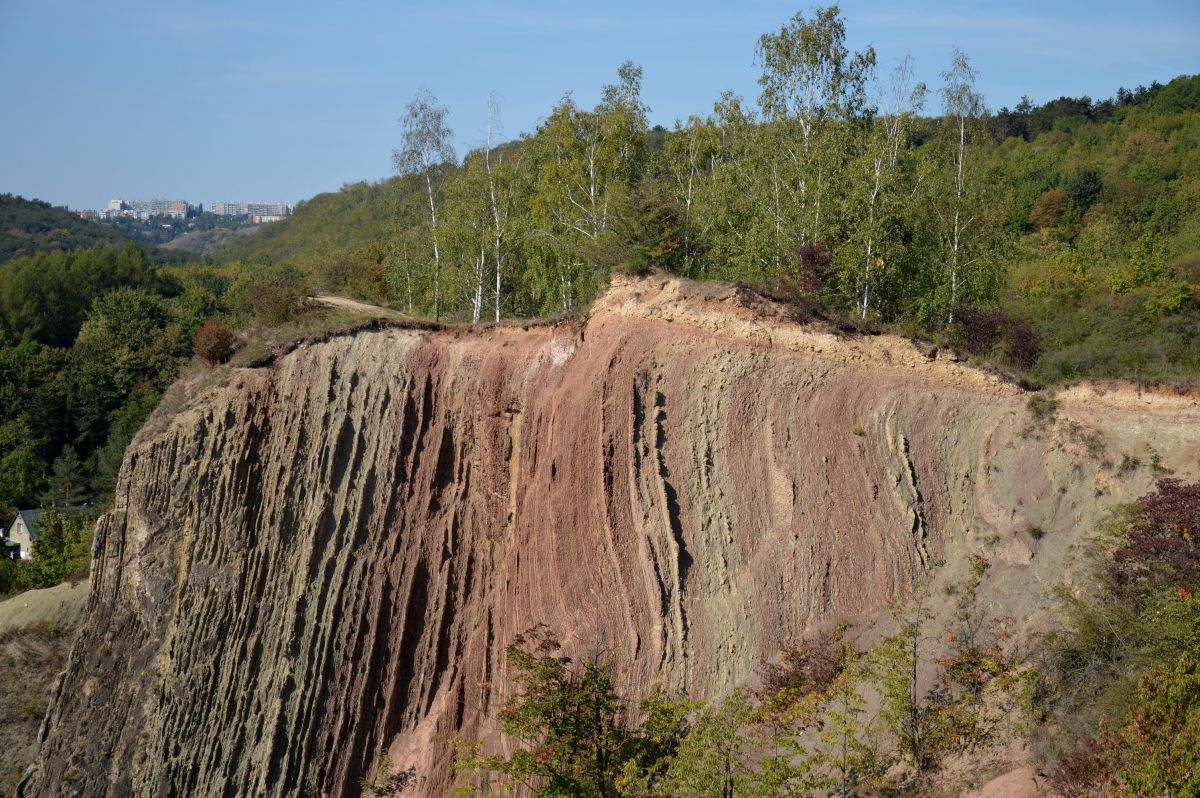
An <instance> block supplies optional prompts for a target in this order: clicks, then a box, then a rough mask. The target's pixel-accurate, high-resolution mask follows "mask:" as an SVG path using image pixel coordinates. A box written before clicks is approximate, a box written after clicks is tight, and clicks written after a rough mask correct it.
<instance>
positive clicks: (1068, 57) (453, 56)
mask: <svg viewBox="0 0 1200 798" xmlns="http://www.w3.org/2000/svg"><path fill="white" fill-rule="evenodd" d="M810 7H811V6H810V5H809V4H803V3H785V2H768V1H767V0H744V1H742V2H735V1H733V0H727V1H726V2H715V1H714V0H691V1H690V2H670V3H668V2H653V0H639V1H638V2H630V1H627V0H616V1H615V2H605V3H581V2H573V1H572V0H558V1H557V2H554V1H547V2H533V1H532V0H526V1H525V2H507V3H483V2H442V3H435V2H425V3H412V2H400V1H397V2H371V1H369V0H355V1H353V2H320V3H310V2H306V1H305V0H296V1H295V2H291V3H268V2H253V0H251V2H245V1H244V0H243V1H242V2H236V3H234V2H223V1H215V0H214V1H212V2H210V1H208V0H205V1H204V2H192V3H186V4H185V3H181V2H174V3H172V2H161V1H160V2H143V1H141V0H133V1H131V2H107V3H97V2H86V3H85V2H57V1H56V0H0V108H3V112H2V114H3V115H2V116H0V191H8V192H13V193H17V194H21V195H23V196H26V197H38V198H41V199H45V200H48V201H50V202H52V203H54V204H58V205H62V204H65V205H69V206H70V207H72V208H96V207H101V206H103V204H104V203H105V202H106V201H107V200H108V199H109V198H110V197H116V196H121V197H126V198H150V197H170V198H182V199H188V200H191V201H192V202H203V203H205V205H207V204H209V203H211V202H212V201H214V200H219V199H228V200H252V201H254V200H275V199H282V200H286V201H290V202H294V201H296V200H299V199H304V198H307V197H310V196H312V195H313V194H316V193H318V192H321V191H330V190H336V189H337V188H338V187H339V186H340V185H341V184H342V183H344V182H347V181H354V180H363V179H366V180H376V179H379V178H381V177H384V176H386V175H387V174H389V172H390V169H391V163H390V153H391V150H392V148H393V147H394V146H395V145H396V143H397V140H398V139H399V135H400V132H399V128H398V125H397V119H398V117H399V115H400V113H401V110H402V108H403V106H404V105H405V103H407V102H408V101H409V100H410V99H411V98H412V96H413V94H414V93H415V92H416V90H417V88H418V87H419V86H421V85H424V86H426V87H428V88H429V89H430V90H431V91H433V92H434V94H436V95H437V96H438V97H439V98H440V99H441V100H442V101H443V102H444V103H445V104H446V105H448V106H449V107H450V110H451V118H450V122H451V125H452V126H453V128H454V131H455V138H456V144H457V146H458V149H459V152H460V154H461V152H462V151H464V150H465V149H468V148H470V147H472V146H475V145H477V144H478V143H479V142H480V141H481V140H482V137H483V127H484V120H485V116H486V113H485V108H486V102H487V96H488V93H489V92H491V91H493V90H494V91H495V92H496V94H497V96H498V98H499V100H500V103H501V118H502V122H503V124H504V130H505V132H506V133H507V134H508V135H509V136H510V137H513V136H516V135H517V134H518V133H520V132H522V131H529V130H532V129H533V128H534V127H535V126H536V124H537V122H538V120H539V119H540V118H542V117H544V116H545V115H546V113H547V112H548V111H549V109H550V108H551V107H552V105H553V104H554V103H555V101H556V100H557V99H558V98H559V97H561V96H562V94H563V92H565V91H567V90H573V91H574V94H575V97H576V98H578V99H579V100H580V101H581V102H583V103H585V104H591V103H594V102H595V100H596V98H597V96H598V94H599V87H600V86H601V85H602V84H603V83H605V82H609V81H611V80H612V78H613V76H614V74H615V70H616V67H617V65H618V64H619V63H620V62H622V61H623V60H625V59H633V60H634V61H636V62H638V63H640V64H642V65H643V66H644V68H645V80H644V86H643V93H644V98H645V100H646V102H647V103H648V104H649V105H650V106H651V108H652V109H653V111H652V114H651V121H652V122H655V123H662V124H664V125H668V126H670V125H671V123H672V122H673V121H674V120H675V119H676V118H677V117H686V116H687V115H688V114H692V113H701V114H702V113H706V112H708V111H709V110H710V109H711V107H712V102H713V100H714V99H716V97H717V96H718V95H719V93H720V92H721V91H722V90H724V89H733V90H735V91H737V92H739V93H741V94H743V95H745V96H746V97H747V98H749V99H753V98H755V97H756V96H757V91H756V89H757V87H756V83H755V81H756V79H757V75H758V71H757V69H756V68H755V66H754V58H753V57H754V43H755V40H756V39H757V37H758V36H759V35H760V34H761V33H763V32H766V31H768V30H776V29H778V27H779V26H780V25H781V24H782V23H783V22H784V21H785V20H786V19H787V18H788V17H790V16H791V15H792V14H793V13H795V12H796V11H798V10H803V11H805V12H807V11H808V10H809V8H810ZM842 11H843V15H844V16H845V18H846V20H847V28H848V32H849V39H850V44H851V46H853V47H855V48H859V47H862V46H864V45H866V44H868V43H871V44H874V45H875V47H876V49H877V51H878V53H879V57H880V64H881V65H882V66H889V65H890V64H892V63H894V62H895V60H896V59H899V58H902V57H903V56H904V55H905V54H906V53H911V54H912V55H913V57H914V58H915V59H916V66H917V72H918V78H919V79H922V80H925V81H927V82H928V83H929V84H930V85H931V87H936V85H937V83H938V72H939V71H940V70H941V69H943V68H944V67H945V65H946V63H947V62H948V60H949V57H950V52H951V48H952V47H953V46H954V45H958V46H960V47H962V48H963V49H964V50H966V52H967V53H968V54H969V55H970V56H971V58H972V60H973V62H974V64H975V66H976V67H977V68H978V69H979V71H980V72H981V77H980V83H979V87H980V88H981V89H982V91H983V93H984V95H985V97H986V99H987V103H988V105H989V107H991V108H993V109H995V108H999V107H1000V106H1003V105H1008V106H1012V105H1013V104H1015V103H1016V102H1017V101H1018V99H1019V98H1020V97H1021V95H1022V94H1028V95H1029V96H1030V97H1031V98H1032V99H1033V100H1035V101H1039V102H1040V101H1045V100H1047V99H1052V98H1054V97H1058V96H1060V95H1064V94H1066V95H1071V96H1078V95H1082V94H1088V95H1091V96H1092V97H1108V96H1111V95H1112V94H1113V93H1114V92H1115V90H1116V88H1117V87H1118V86H1121V85H1124V86H1129V87H1133V86H1136V85H1138V84H1148V83H1149V82H1150V81H1152V80H1160V81H1163V82H1165V81H1167V80H1169V79H1170V78H1172V77H1174V76H1176V75H1179V74H1184V73H1196V72H1200V2H1197V1H1196V0H1178V1H1177V2H1174V1H1171V0H1158V1H1156V0H1148V1H1147V2H1109V0H1086V1H1085V0H1064V1H1063V2H1049V1H1048V0H1041V2H1028V1H1026V0H1023V1H1022V2H1013V3H1007V4H1003V3H994V2H986V3H985V2H972V1H971V0H961V1H960V2H958V3H949V2H935V1H934V0H921V1H919V2H905V1H904V0H893V1H892V2H888V1H887V0H846V2H844V3H842Z"/></svg>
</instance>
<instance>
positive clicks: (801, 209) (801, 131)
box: [756, 6, 875, 246]
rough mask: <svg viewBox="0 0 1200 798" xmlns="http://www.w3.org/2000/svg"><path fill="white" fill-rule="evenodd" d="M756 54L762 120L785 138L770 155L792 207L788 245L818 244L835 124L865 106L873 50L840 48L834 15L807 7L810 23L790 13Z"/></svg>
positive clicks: (840, 30)
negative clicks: (793, 227) (785, 132)
mask: <svg viewBox="0 0 1200 798" xmlns="http://www.w3.org/2000/svg"><path fill="white" fill-rule="evenodd" d="M756 55H757V59H758V61H759V62H760V63H761V65H762V70H763V71H762V75H761V77H760V78H759V81H758V82H759V85H760V86H761V87H762V93H761V95H760V96H759V105H760V106H761V108H762V110H763V114H764V118H765V120H766V121H768V122H773V123H775V124H778V125H780V126H782V127H783V128H785V129H787V130H788V131H789V133H790V134H791V135H788V136H786V137H785V138H784V139H783V140H782V142H781V144H782V146H781V147H780V148H779V149H773V150H771V154H772V156H773V157H774V158H777V159H778V164H779V165H778V166H777V167H775V171H776V172H777V179H778V180H780V181H784V182H786V184H787V188H788V192H787V196H788V198H789V199H790V202H791V203H792V204H793V206H794V211H795V216H796V222H795V224H796V231H795V234H794V243H796V244H799V243H807V242H812V241H818V240H821V239H822V237H823V233H824V229H823V225H824V224H825V223H826V222H827V221H828V219H827V216H828V209H827V208H825V207H824V202H825V198H826V197H827V196H829V195H830V194H832V193H833V192H834V191H836V189H837V184H838V182H839V179H840V171H841V159H840V157H839V156H840V155H841V154H842V153H843V152H844V150H845V146H844V145H845V143H846V142H845V141H844V139H843V138H842V137H844V136H845V135H847V134H848V132H849V131H848V128H847V126H846V125H844V124H836V123H837V122H838V121H839V120H843V121H844V120H847V119H852V118H854V117H855V116H856V115H858V114H859V113H860V112H861V111H862V109H863V108H864V107H865V105H866V93H865V86H866V80H867V75H868V73H869V71H870V70H871V69H873V67H874V65H875V51H874V49H873V48H871V47H868V48H867V49H866V50H863V51H862V52H855V53H851V52H850V51H849V50H848V49H847V47H846V25H845V21H844V20H843V19H842V16H841V10H840V9H839V8H838V7H837V6H831V7H827V8H821V7H818V8H816V9H814V11H813V14H812V18H811V19H806V18H805V17H804V15H803V13H797V14H796V15H795V16H793V17H792V18H791V20H789V21H788V23H787V24H785V25H784V26H783V27H782V28H780V30H779V31H778V32H777V33H766V34H763V36H761V37H760V38H759V40H758V47H757V51H756ZM780 193H782V191H781V192H780ZM823 213H824V214H825V215H824V216H823ZM781 246H783V245H782V243H781Z"/></svg>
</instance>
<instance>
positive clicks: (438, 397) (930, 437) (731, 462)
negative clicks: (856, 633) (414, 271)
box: [22, 280, 1200, 796]
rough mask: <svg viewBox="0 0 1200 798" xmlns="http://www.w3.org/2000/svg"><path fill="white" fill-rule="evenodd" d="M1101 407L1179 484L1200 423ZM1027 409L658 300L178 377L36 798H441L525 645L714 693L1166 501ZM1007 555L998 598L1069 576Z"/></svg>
mask: <svg viewBox="0 0 1200 798" xmlns="http://www.w3.org/2000/svg"><path fill="white" fill-rule="evenodd" d="M1118 398H1119V397H1115V396H1112V397H1107V398H1104V397H1101V398H1096V397H1094V396H1090V395H1089V396H1087V397H1083V396H1081V397H1078V398H1077V399H1074V400H1068V401H1066V402H1065V403H1064V406H1063V410H1062V413H1063V414H1064V416H1069V417H1070V418H1071V419H1073V421H1072V422H1071V423H1073V424H1075V425H1076V427H1078V428H1079V429H1084V430H1093V431H1095V432H1096V434H1098V435H1101V436H1102V438H1103V440H1104V441H1105V442H1106V445H1107V446H1108V447H1109V448H1110V449H1111V450H1112V451H1117V450H1120V449H1122V448H1124V449H1125V450H1130V451H1132V450H1133V449H1134V448H1136V447H1139V446H1145V445H1147V444H1148V442H1153V445H1155V446H1157V447H1158V449H1157V451H1159V452H1161V455H1162V457H1163V458H1164V462H1168V463H1176V464H1184V463H1188V464H1194V463H1195V461H1196V455H1197V453H1198V452H1200V427H1198V425H1197V424H1196V421H1197V420H1198V419H1200V412H1198V411H1197V408H1196V406H1195V403H1194V402H1191V401H1189V400H1183V399H1179V400H1166V399H1163V400H1161V401H1159V404H1156V405H1153V406H1150V405H1147V404H1145V403H1143V404H1137V405H1134V404H1132V403H1130V402H1126V405H1127V406H1126V405H1122V403H1121V401H1118ZM1024 401H1025V398H1024V396H1023V395H1022V394H1021V393H1020V392H1019V391H1018V390H1017V389H1015V388H1012V387H1011V386H1008V385H1005V384H1002V383H1001V382H999V381H998V380H996V379H995V378H993V377H991V376H988V375H985V374H983V373H980V372H977V371H973V370H971V369H969V368H967V367H964V366H962V365H960V364H957V363H952V362H947V361H945V360H937V359H934V360H930V359H928V358H926V357H925V356H924V355H922V354H921V353H920V352H918V351H917V350H916V349H915V348H913V347H912V346H911V345H910V344H908V343H907V342H905V341H902V340H899V339H895V338H888V337H880V338H875V339H860V340H844V339H839V338H837V337H835V336H832V335H827V334H821V333H818V332H814V331H812V330H811V329H807V328H804V327H800V326H797V325H794V324H790V323H788V322H787V321H786V320H784V319H783V318H781V317H780V313H779V311H778V310H777V309H775V308H773V307H771V306H769V305H765V304H763V303H761V302H760V301H758V300H753V299H752V298H748V297H744V296H741V295H739V294H738V292H736V291H734V290H732V289H727V288H721V287H715V286H692V285H690V284H687V283H682V282H677V281H666V280H657V281H629V282H622V283H619V284H618V285H616V286H615V287H614V288H613V289H612V290H611V291H610V292H609V294H608V295H606V297H604V298H603V299H602V300H601V301H600V302H598V303H597V306H596V307H595V308H594V310H593V312H592V314H591V316H590V318H589V319H588V320H587V322H586V323H585V324H583V325H581V326H580V327H579V328H573V327H570V326H568V325H560V326H546V327H535V328H531V329H527V330H522V329H518V328H492V329H489V330H486V331H484V332H480V333H466V332H462V331H451V330H443V331H416V330H405V329H385V330H377V331H372V332H364V333H359V334H357V335H354V336H343V337H334V338H332V339H330V340H327V341H323V342H318V343H310V344H303V345H300V346H299V347H298V348H296V349H295V350H294V351H291V352H290V353H287V354H285V355H282V356H280V357H278V358H276V359H275V360H274V361H273V362H272V363H270V364H269V365H267V366H264V367H261V368H245V369H228V370H223V371H220V372H215V373H210V374H201V375H193V376H192V377H191V378H190V379H188V380H185V381H184V382H182V383H181V384H180V385H177V386H176V387H175V388H174V389H172V391H171V393H170V394H169V395H168V397H167V399H166V400H164V404H163V406H162V407H161V408H160V409H159V410H158V411H157V412H156V414H155V416H154V417H153V418H152V419H151V421H150V422H149V423H148V424H147V426H146V428H145V429H143V430H142V431H141V433H140V434H139V435H138V437H137V439H136V440H135V442H134V444H133V446H132V447H131V448H130V451H129V453H128V455H127V459H126V462H125V464H124V468H123V470H122V474H121V479H120V486H119V488H118V495H117V501H116V504H115V506H114V508H113V510H112V511H111V512H110V513H109V514H108V515H106V516H105V517H104V518H103V519H102V521H101V522H100V525H99V527H98V530H97V535H96V548H95V563H94V566H93V573H92V581H93V588H92V594H91V597H90V602H89V606H88V609H87V616H86V619H85V621H84V624H83V627H82V631H81V634H80V637H79V639H78V640H77V642H76V645H75V647H74V650H73V652H72V655H71V660H70V664H69V669H68V672H67V674H66V675H65V678H64V679H63V681H62V684H61V686H60V688H59V691H58V694H57V698H56V702H55V704H54V706H53V708H52V710H51V713H50V715H49V716H48V718H47V721H46V724H45V727H44V729H43V735H44V741H43V743H42V755H41V761H40V763H39V765H38V766H37V768H36V769H35V770H33V771H32V772H31V773H30V774H29V775H28V777H27V779H26V782H25V784H24V787H23V793H22V794H23V795H26V796H34V795H38V796H69V795H80V796H100V795H114V796H116V795H121V796H124V795H135V796H165V795H188V796H196V795H200V796H242V795H277V796H290V795H309V796H325V795H329V796H341V795H356V794H358V793H359V779H360V778H361V777H362V776H363V775H364V774H366V773H368V772H369V771H370V768H371V767H372V766H373V763H374V762H375V760H376V757H377V755H378V753H379V752H380V751H381V750H387V751H388V752H389V755H390V760H391V762H392V763H393V765H394V766H395V767H396V768H402V769H407V768H408V767H413V768H415V771H416V773H417V775H418V777H419V783H418V784H417V785H416V789H415V791H414V794H419V795H430V796H433V795H443V794H446V792H447V790H448V785H449V779H450V773H449V764H450V755H451V750H450V747H449V740H450V739H451V737H452V736H453V735H454V734H455V733H457V732H460V731H461V732H464V733H465V734H467V735H468V736H473V737H474V736H484V737H487V736H494V735H495V732H496V729H495V720H494V716H495V709H496V707H494V706H490V705H489V700H492V699H491V696H490V694H489V693H488V692H487V691H486V690H484V689H482V688H481V687H480V685H481V683H486V682H493V681H494V682H498V683H503V682H504V680H505V678H506V671H505V663H504V648H505V646H507V645H508V644H509V643H510V642H511V641H512V639H513V637H514V636H515V635H516V634H517V633H519V632H521V631H523V630H525V629H527V628H529V627H530V626H532V625H534V624H537V623H545V624H547V625H549V626H550V627H551V628H553V629H555V630H556V631H557V632H558V633H559V634H560V636H561V637H562V638H563V640H564V643H565V645H566V647H567V648H568V650H574V651H583V650H588V649H590V648H591V647H593V646H595V645H598V644H599V645H603V646H604V647H605V648H606V649H607V650H608V651H609V652H611V654H612V655H613V657H614V658H615V660H616V662H617V663H618V667H619V674H620V677H621V678H622V679H623V680H626V683H627V684H629V685H632V686H633V688H634V689H635V690H647V689H648V688H649V687H650V685H652V684H653V683H654V682H655V681H666V682H667V683H668V684H669V685H670V686H671V687H675V688H686V689H688V690H689V691H691V692H693V693H695V694H707V695H715V694H720V693H721V692H723V691H726V690H728V689H729V688H731V687H732V686H733V685H735V684H737V683H739V682H742V681H745V680H747V679H750V678H752V677H753V673H754V669H755V667H756V666H757V664H758V663H759V662H760V661H761V660H762V659H763V658H764V657H767V656H770V655H771V654H772V653H773V652H774V651H775V650H776V649H777V648H778V647H779V646H780V645H782V644H784V643H786V642H787V641H789V640H791V639H794V638H795V637H796V636H798V635H800V634H802V633H803V632H804V631H805V630H806V629H809V628H811V627H812V626H814V625H816V624H819V623H822V622H826V621H829V620H831V619H833V618H856V617H857V618H862V617H869V616H871V615H872V614H876V613H879V612H880V611H882V610H883V609H885V608H886V606H887V605H888V603H889V602H890V601H891V600H892V599H893V598H894V597H896V596H898V595H903V594H905V593H906V592H907V591H909V590H910V589H911V588H912V586H913V585H915V584H917V583H918V582H920V581H921V580H923V579H925V577H926V576H927V574H928V573H929V571H930V569H931V568H933V567H934V563H935V562H937V561H940V560H943V559H945V558H947V557H953V556H955V553H956V552H961V551H964V550H966V548H968V547H969V546H970V545H972V544H971V543H970V541H971V540H973V538H972V535H973V534H975V533H977V532H978V531H979V530H987V531H988V533H989V534H990V535H993V536H995V537H996V538H997V539H1002V545H1004V546H1010V547H1012V546H1016V548H1017V549H1019V546H1017V543H1019V542H1020V541H1019V538H1018V536H1017V533H1018V532H1019V530H1020V529H1021V528H1022V525H1023V524H1028V523H1036V524H1038V525H1040V526H1042V527H1043V528H1045V529H1046V530H1047V532H1048V535H1053V534H1056V533H1065V531H1066V530H1070V529H1074V528H1077V527H1079V526H1080V525H1086V524H1087V523H1090V522H1091V521H1092V520H1093V519H1094V518H1095V517H1096V516H1097V515H1098V514H1099V513H1100V512H1101V511H1102V510H1103V508H1104V507H1105V506H1107V505H1108V504H1111V503H1112V502H1114V501H1117V500H1120V499H1122V498H1124V497H1125V496H1126V494H1127V493H1132V492H1135V491H1138V490H1141V489H1144V488H1145V487H1146V485H1147V484H1148V483H1149V478H1148V477H1142V478H1135V479H1133V480H1132V481H1130V482H1129V483H1128V484H1125V483H1120V482H1118V481H1117V480H1116V479H1115V478H1114V477H1113V476H1112V474H1111V470H1106V469H1105V468H1104V466H1103V464H1102V463H1100V462H1096V461H1094V460H1089V459H1088V457H1087V455H1086V453H1084V452H1083V450H1082V449H1081V447H1080V446H1079V445H1076V444H1075V443H1073V442H1072V441H1074V440H1075V438H1073V437H1072V435H1074V434H1075V432H1073V431H1072V429H1071V428H1064V429H1063V430H1057V431H1056V429H1054V428H1053V427H1052V428H1051V429H1049V430H1036V429H1035V430H1031V429H1030V428H1029V423H1030V420H1029V417H1028V415H1027V413H1026V412H1025V410H1024ZM1122 401H1125V400H1122ZM1135 422H1136V423H1135ZM1064 430H1065V431H1064ZM1098 496H1099V497H1100V498H1097V497H1098ZM1007 550H1008V549H1007V548H1006V549H1004V551H1007ZM1014 557H1015V559H1014V562H1015V565H1014V569H1020V568H1024V569H1025V570H1024V571H1019V572H1018V570H1014V571H1013V573H1014V576H1012V578H1011V579H1010V582H1011V586H1012V589H1014V590H1015V589H1018V588H1020V585H1023V584H1026V583H1028V582H1029V581H1030V580H1033V579H1034V578H1035V577H1036V580H1040V581H1046V580H1049V581H1054V580H1055V579H1056V575H1055V574H1054V573H1052V572H1049V571H1047V572H1044V573H1043V572H1038V570H1037V569H1038V568H1039V567H1040V568H1043V569H1046V568H1050V569H1053V568H1056V567H1058V566H1059V565H1061V558H1060V559H1059V560H1057V561H1056V560H1055V559H1054V557H1053V556H1049V555H1047V556H1046V557H1043V555H1042V554H1040V553H1039V555H1038V557H1039V560H1036V561H1033V565H1032V566H1031V565H1030V563H1029V562H1028V561H1026V562H1022V561H1021V556H1020V552H1019V551H1017V554H1016V555H1014ZM1031 557H1032V555H1031ZM1043 562H1044V564H1043ZM1056 562H1057V563H1058V564H1057V565H1056ZM1022 580H1024V581H1022Z"/></svg>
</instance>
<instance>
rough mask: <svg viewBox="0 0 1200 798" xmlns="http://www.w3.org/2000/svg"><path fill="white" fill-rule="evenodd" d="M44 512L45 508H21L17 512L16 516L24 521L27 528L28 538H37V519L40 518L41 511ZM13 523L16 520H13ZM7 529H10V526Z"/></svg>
mask: <svg viewBox="0 0 1200 798" xmlns="http://www.w3.org/2000/svg"><path fill="white" fill-rule="evenodd" d="M44 512H45V510H21V511H19V512H18V513H17V516H18V517H19V518H20V519H21V520H22V521H24V522H25V528H26V529H28V530H29V539H30V540H37V537H38V526H39V524H38V521H39V520H40V519H41V517H42V513H44ZM13 523H14V524H15V523H16V522H15V521H14V522H13ZM9 529H10V531H11V529H12V527H9Z"/></svg>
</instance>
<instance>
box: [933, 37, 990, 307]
mask: <svg viewBox="0 0 1200 798" xmlns="http://www.w3.org/2000/svg"><path fill="white" fill-rule="evenodd" d="M978 76H979V73H978V72H977V71H976V70H975V69H974V67H972V66H971V61H970V59H969V58H968V57H967V54H966V53H964V52H963V51H962V50H960V49H958V48H957V47H956V48H954V54H953V56H952V58H951V61H950V67H949V68H948V69H946V70H945V71H944V72H942V80H943V81H945V85H943V86H942V90H941V95H942V111H943V120H942V123H943V124H942V128H943V144H944V148H945V151H946V153H947V156H948V160H949V162H950V169H949V170H948V173H949V175H950V180H949V185H948V186H946V187H945V189H944V191H945V199H944V201H943V203H942V205H943V211H942V214H941V215H942V223H943V227H944V230H945V232H944V236H945V240H946V251H947V258H946V270H947V275H946V288H945V292H946V296H945V306H946V323H947V324H953V323H954V306H955V305H957V304H958V303H959V302H961V301H963V300H964V299H967V298H968V297H970V296H971V294H972V292H973V289H978V288H980V287H981V286H979V285H973V284H972V277H973V276H974V275H973V272H974V271H976V270H977V268H976V267H978V266H979V265H980V254H979V248H978V247H976V246H974V245H975V244H976V243H977V242H976V241H974V240H973V239H972V234H973V232H974V229H975V226H976V223H977V221H978V213H979V207H978V203H977V202H976V199H977V198H976V197H975V196H974V191H973V189H974V188H975V185H974V184H973V182H972V181H973V178H974V174H973V172H974V171H975V169H976V162H975V161H976V154H975V152H974V149H975V147H974V146H973V145H974V144H975V143H976V142H975V138H976V128H977V127H978V124H979V120H980V117H981V116H983V114H984V113H985V111H986V107H985V106H984V102H983V95H982V94H980V93H979V92H977V91H976V90H975V80H976V78H978Z"/></svg>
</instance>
